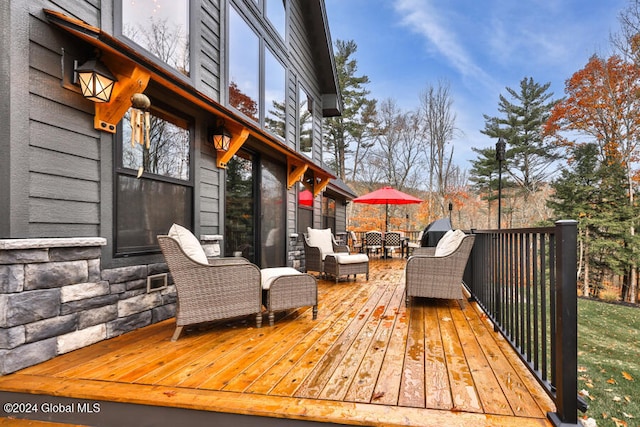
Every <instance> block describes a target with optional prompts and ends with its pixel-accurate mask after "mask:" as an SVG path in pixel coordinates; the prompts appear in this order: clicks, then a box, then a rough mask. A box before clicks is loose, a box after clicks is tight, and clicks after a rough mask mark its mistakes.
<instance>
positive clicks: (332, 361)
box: [295, 286, 386, 398]
mask: <svg viewBox="0 0 640 427" xmlns="http://www.w3.org/2000/svg"><path fill="white" fill-rule="evenodd" d="M385 291H386V287H385V286H377V287H376V289H375V292H374V293H373V294H372V295H371V296H370V297H369V300H368V301H367V302H366V303H365V304H364V306H363V307H362V308H361V309H360V310H359V311H358V312H357V313H356V312H354V318H353V319H351V321H350V322H349V324H348V325H347V327H346V329H344V330H338V331H335V332H336V333H338V336H336V337H335V338H334V339H332V341H333V344H332V345H331V347H330V348H329V350H328V351H327V352H326V353H325V354H324V355H323V357H322V359H320V361H318V363H317V364H316V366H315V367H314V369H313V371H312V372H311V374H310V375H309V376H308V377H307V378H306V379H305V380H304V382H303V383H302V385H301V386H300V388H299V389H298V391H297V392H296V393H295V396H296V397H306V398H317V397H318V396H319V394H320V393H321V392H322V389H323V388H324V386H325V385H326V384H327V382H328V381H329V379H330V377H331V375H332V374H333V372H334V371H335V370H336V369H337V368H338V366H339V365H340V363H342V360H343V358H344V356H345V354H346V353H347V352H348V351H349V348H350V347H351V345H352V344H353V342H354V340H355V339H356V338H357V336H358V334H359V332H360V330H361V329H362V328H363V327H364V325H365V324H366V322H367V319H368V318H369V315H370V314H371V313H372V312H373V311H374V310H375V309H376V307H377V306H378V303H379V301H380V298H381V297H382V296H383V295H384V293H385Z"/></svg>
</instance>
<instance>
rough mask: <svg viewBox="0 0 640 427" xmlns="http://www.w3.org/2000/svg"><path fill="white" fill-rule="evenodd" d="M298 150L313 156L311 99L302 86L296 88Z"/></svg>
mask: <svg viewBox="0 0 640 427" xmlns="http://www.w3.org/2000/svg"><path fill="white" fill-rule="evenodd" d="M298 131H299V132H300V134H299V137H298V138H299V142H300V148H299V151H300V152H301V153H302V154H304V155H306V156H308V157H310V158H313V100H312V98H311V97H310V96H309V94H307V92H306V91H305V90H304V89H303V88H302V87H299V88H298Z"/></svg>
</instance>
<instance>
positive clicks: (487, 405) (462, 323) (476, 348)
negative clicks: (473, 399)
mask: <svg viewBox="0 0 640 427" xmlns="http://www.w3.org/2000/svg"><path fill="white" fill-rule="evenodd" d="M467 310H473V308H471V307H470V305H469V304H465V307H463V308H462V309H461V310H455V309H453V310H451V311H450V312H451V317H452V318H453V322H454V324H455V325H456V331H457V332H458V337H459V338H460V344H461V345H462V350H463V351H464V354H465V357H466V359H467V364H468V365H469V372H470V373H471V376H472V377H473V383H474V384H475V386H476V391H477V392H478V395H479V397H480V401H481V402H482V407H483V408H484V411H485V412H486V413H490V414H500V415H513V412H512V411H511V408H510V407H509V402H508V401H507V398H506V397H505V395H504V394H503V393H502V390H501V389H500V384H498V380H497V379H496V376H495V374H494V372H493V370H492V369H491V366H490V364H489V362H488V361H487V358H486V357H485V355H484V353H483V352H482V348H481V347H480V344H479V343H478V340H477V339H476V337H475V335H473V333H472V331H471V327H470V325H469V322H468V320H467V317H466V316H465V314H464V313H465V311H467Z"/></svg>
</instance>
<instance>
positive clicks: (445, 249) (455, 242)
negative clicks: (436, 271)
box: [435, 230, 465, 257]
mask: <svg viewBox="0 0 640 427" xmlns="http://www.w3.org/2000/svg"><path fill="white" fill-rule="evenodd" d="M464 236H465V234H464V231H462V230H455V231H452V230H449V231H447V232H446V234H445V235H444V236H443V237H442V239H440V241H439V242H438V245H437V246H436V252H435V256H437V257H440V256H447V255H449V254H452V253H453V252H455V250H456V249H458V246H460V243H462V239H464Z"/></svg>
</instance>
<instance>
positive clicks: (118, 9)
mask: <svg viewBox="0 0 640 427" xmlns="http://www.w3.org/2000/svg"><path fill="white" fill-rule="evenodd" d="M124 1H127V0H115V1H114V2H113V3H114V5H113V7H114V13H113V29H114V35H115V37H116V38H117V39H118V40H120V41H122V42H123V43H124V44H126V45H128V46H130V47H131V48H132V49H134V50H135V51H136V52H138V53H140V54H142V55H143V56H144V57H145V58H146V59H148V60H150V61H152V62H153V63H154V64H156V65H158V66H160V67H162V68H163V69H164V70H166V71H168V72H170V73H171V74H172V75H174V76H175V77H178V78H180V79H182V80H184V81H186V82H189V83H192V82H193V81H194V74H195V73H194V70H195V66H194V65H195V64H194V60H195V57H196V55H194V51H193V49H194V46H196V42H197V34H195V33H196V31H194V29H195V28H197V16H196V15H197V14H196V13H194V11H193V6H194V2H193V1H192V0H186V2H187V7H188V9H189V10H188V12H187V14H188V16H187V23H188V25H189V36H188V37H187V42H188V44H189V62H188V63H189V74H188V75H187V74H184V73H181V72H180V71H179V70H178V69H177V68H175V67H173V66H172V65H170V64H168V63H166V62H164V61H162V60H161V59H160V58H159V57H158V56H157V55H155V54H154V53H153V52H151V51H150V50H148V49H147V48H145V47H144V46H142V45H141V44H139V43H137V42H136V41H135V40H133V39H131V38H129V37H128V36H127V35H125V34H124V31H123V30H124V28H123V27H124V25H123V19H124V8H123V5H122V2H124Z"/></svg>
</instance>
